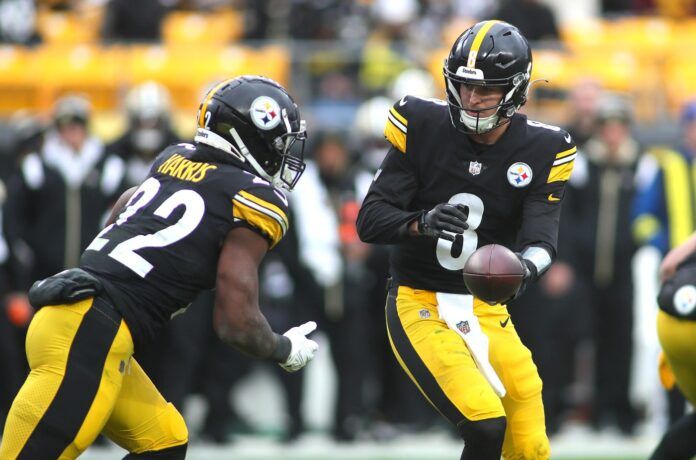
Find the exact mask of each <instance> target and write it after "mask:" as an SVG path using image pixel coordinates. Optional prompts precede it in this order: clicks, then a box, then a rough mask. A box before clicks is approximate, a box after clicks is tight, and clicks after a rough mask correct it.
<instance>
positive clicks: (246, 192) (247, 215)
mask: <svg viewBox="0 0 696 460" xmlns="http://www.w3.org/2000/svg"><path fill="white" fill-rule="evenodd" d="M289 214H290V213H289V209H288V199H287V197H286V196H285V194H284V193H283V192H281V191H280V190H278V189H276V188H274V187H273V186H271V185H252V186H250V187H246V188H245V189H242V190H240V191H238V192H237V193H236V194H235V195H234V197H233V198H232V216H233V218H234V222H235V224H237V225H243V226H246V227H247V228H249V229H251V230H253V231H255V232H257V233H258V234H260V235H261V236H262V237H264V238H265V239H266V240H268V243H269V245H270V247H271V248H273V247H274V246H275V245H276V244H278V243H279V242H280V240H282V239H283V236H285V233H287V231H288V228H289V226H290V221H289V219H288V215H289Z"/></svg>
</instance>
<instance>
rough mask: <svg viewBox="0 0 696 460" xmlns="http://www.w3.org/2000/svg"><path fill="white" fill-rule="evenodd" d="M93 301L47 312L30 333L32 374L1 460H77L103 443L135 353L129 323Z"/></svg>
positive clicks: (0, 450) (8, 425)
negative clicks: (124, 370)
mask: <svg viewBox="0 0 696 460" xmlns="http://www.w3.org/2000/svg"><path fill="white" fill-rule="evenodd" d="M102 310H103V308H93V307H92V300H91V299H89V300H85V301H83V302H78V303H75V304H72V305H63V306H52V307H44V308H42V309H41V310H39V312H37V314H36V316H35V317H34V320H33V321H32V324H31V326H30V328H29V331H28V333H27V341H26V352H27V358H28V360H29V365H30V368H31V372H30V374H29V376H28V378H27V380H26V381H25V383H24V385H23V386H22V388H21V389H20V391H19V393H18V395H17V397H16V398H15V401H14V402H13V405H12V408H11V410H10V413H9V414H8V420H7V422H6V426H5V434H4V436H3V444H2V447H0V458H3V459H4V458H31V459H44V458H47V459H48V458H50V459H56V458H60V459H70V458H76V457H77V456H78V455H79V454H80V453H81V452H82V451H84V450H85V449H86V448H87V447H88V446H89V445H90V444H91V443H92V442H93V441H94V439H95V438H96V437H97V435H98V434H99V432H100V431H101V429H102V427H103V426H104V423H106V420H107V419H108V417H109V414H110V413H111V409H112V407H113V404H114V402H115V401H116V397H117V395H118V393H119V391H120V387H121V380H122V374H121V373H120V372H119V369H120V366H119V363H120V362H121V361H123V360H125V359H127V358H128V357H129V356H130V355H131V354H132V353H133V343H132V340H131V337H130V333H129V331H128V328H127V327H126V325H125V323H124V322H123V321H122V320H120V319H119V318H118V317H117V316H114V315H112V316H111V317H109V316H108V315H105V314H104V313H103V311H102Z"/></svg>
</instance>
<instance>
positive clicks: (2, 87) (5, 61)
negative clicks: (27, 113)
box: [0, 46, 41, 115]
mask: <svg viewBox="0 0 696 460" xmlns="http://www.w3.org/2000/svg"><path fill="white" fill-rule="evenodd" d="M39 75H41V72H39V71H38V69H37V68H36V66H35V62H34V52H33V51H31V50H28V49H26V48H23V47H20V46H0V114H2V115H8V114H11V113H12V112H15V111H16V110H19V109H32V108H35V107H36V105H37V102H38V101H37V91H36V88H37V83H38V77H39Z"/></svg>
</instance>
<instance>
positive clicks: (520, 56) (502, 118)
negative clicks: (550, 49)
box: [443, 20, 532, 134]
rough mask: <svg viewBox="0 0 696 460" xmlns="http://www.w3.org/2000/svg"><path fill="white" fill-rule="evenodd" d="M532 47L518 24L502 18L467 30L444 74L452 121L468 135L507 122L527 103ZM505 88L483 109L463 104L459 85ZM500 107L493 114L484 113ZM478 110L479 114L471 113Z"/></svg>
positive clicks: (453, 49)
mask: <svg viewBox="0 0 696 460" xmlns="http://www.w3.org/2000/svg"><path fill="white" fill-rule="evenodd" d="M531 73H532V50H531V48H530V47H529V43H528V42H527V39H526V38H524V36H522V34H521V33H520V31H519V30H517V27H515V26H512V25H510V24H508V23H507V22H502V21H495V20H492V21H482V22H479V23H477V24H475V25H474V26H472V27H471V28H469V29H467V30H465V31H464V33H463V34H461V35H460V36H459V38H457V40H456V41H455V42H454V45H453V46H452V50H451V51H450V53H449V56H448V57H447V59H445V65H444V67H443V74H444V77H445V88H446V92H447V102H448V103H449V109H450V116H451V118H452V124H454V127H455V128H457V129H458V130H459V131H462V132H464V133H467V134H482V133H486V132H488V131H491V130H493V129H495V128H497V127H499V126H501V125H503V124H505V123H507V122H509V121H510V118H511V117H512V116H513V115H514V114H515V112H517V110H518V109H519V108H520V107H522V106H523V105H524V103H525V102H527V92H528V91H529V78H530V75H531ZM461 84H467V85H481V86H499V87H502V88H504V92H503V97H502V99H501V100H500V102H499V103H498V104H496V105H493V106H490V107H485V108H481V109H477V110H474V109H470V108H468V107H463V106H462V101H461V98H460V96H459V86H460V85H461ZM494 108H497V110H496V112H495V113H494V114H493V115H491V116H489V117H485V118H484V117H481V112H484V111H486V110H491V109H494ZM464 109H467V110H469V111H470V112H477V113H476V115H475V116H474V115H469V114H468V113H466V111H465V110H464Z"/></svg>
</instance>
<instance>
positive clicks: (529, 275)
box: [500, 252, 537, 305]
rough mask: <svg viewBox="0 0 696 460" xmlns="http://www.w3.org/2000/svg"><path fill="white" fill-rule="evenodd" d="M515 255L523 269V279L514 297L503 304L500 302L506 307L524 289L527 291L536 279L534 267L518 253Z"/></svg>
mask: <svg viewBox="0 0 696 460" xmlns="http://www.w3.org/2000/svg"><path fill="white" fill-rule="evenodd" d="M515 255H516V256H517V258H518V259H520V263H522V267H524V277H523V278H522V283H521V284H520V287H519V289H517V292H515V295H513V296H512V297H510V298H509V299H507V300H506V301H505V302H500V303H502V304H504V305H507V304H508V303H510V302H512V301H513V300H515V299H517V298H519V297H520V296H521V295H522V293H523V292H524V291H525V289H527V286H529V285H530V284H531V283H532V282H533V281H534V280H535V279H536V277H537V275H536V267H535V266H534V264H532V263H531V262H530V261H528V260H526V259H525V258H524V257H522V254H520V253H519V252H516V253H515Z"/></svg>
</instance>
